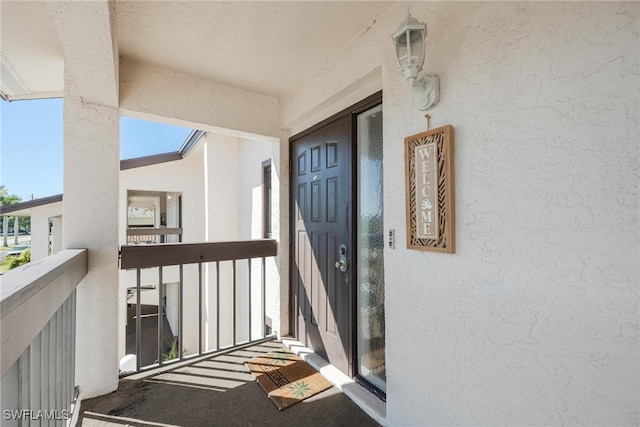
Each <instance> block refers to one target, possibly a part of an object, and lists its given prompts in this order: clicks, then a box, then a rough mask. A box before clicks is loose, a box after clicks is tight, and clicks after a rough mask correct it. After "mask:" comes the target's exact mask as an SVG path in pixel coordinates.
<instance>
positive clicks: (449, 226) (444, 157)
mask: <svg viewBox="0 0 640 427" xmlns="http://www.w3.org/2000/svg"><path fill="white" fill-rule="evenodd" d="M404 147H405V177H406V191H407V247H408V248H409V249H418V250H421V251H433V252H444V253H450V254H452V253H454V252H455V218H454V214H455V211H454V193H453V188H454V187H453V126H451V125H446V126H443V127H440V128H437V129H433V130H429V131H427V132H422V133H419V134H417V135H412V136H408V137H406V138H405V139H404Z"/></svg>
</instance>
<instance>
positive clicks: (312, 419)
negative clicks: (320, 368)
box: [77, 340, 378, 427]
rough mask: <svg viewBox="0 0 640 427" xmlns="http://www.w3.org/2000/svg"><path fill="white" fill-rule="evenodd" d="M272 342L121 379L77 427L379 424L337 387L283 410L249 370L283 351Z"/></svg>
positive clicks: (88, 404)
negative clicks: (267, 356) (247, 363)
mask: <svg viewBox="0 0 640 427" xmlns="http://www.w3.org/2000/svg"><path fill="white" fill-rule="evenodd" d="M282 347H284V345H283V344H282V343H280V342H278V341H275V340H272V341H267V342H263V343H259V344H254V345H251V346H249V347H245V348H242V349H238V350H233V351H231V352H228V353H225V354H219V355H215V356H212V357H210V358H207V359H204V360H202V359H200V360H199V361H196V362H193V363H189V364H188V365H182V366H180V367H173V368H166V369H164V370H161V371H155V372H152V373H149V374H147V375H142V374H138V375H135V376H132V377H128V378H124V379H122V380H120V385H119V387H118V390H117V391H115V392H113V393H110V394H108V395H104V396H100V397H96V398H93V399H88V400H85V401H83V402H82V404H81V407H80V414H79V421H78V424H77V425H81V426H83V427H97V426H100V427H104V426H122V425H129V426H184V427H190V426H286V425H292V426H349V427H351V426H377V425H378V424H377V423H376V422H375V421H374V420H373V419H372V418H370V417H369V416H368V415H367V414H365V413H364V412H363V411H362V410H361V409H360V408H359V407H358V406H357V405H356V404H355V403H353V402H352V401H351V400H350V399H349V398H348V397H347V396H345V395H344V394H342V392H340V390H338V389H337V388H335V387H331V388H330V389H328V390H326V391H324V392H322V393H319V394H317V395H315V396H312V397H311V398H309V399H307V400H304V401H302V402H300V403H298V404H296V405H293V406H292V407H289V408H287V409H285V410H282V411H279V410H278V408H277V407H276V406H275V405H274V404H273V403H272V402H271V400H270V399H269V398H268V397H267V395H266V393H264V391H263V390H262V388H261V387H260V385H259V384H258V383H257V382H256V381H255V379H254V377H253V375H251V373H250V372H249V370H248V369H247V368H246V367H245V366H244V362H245V361H247V360H249V359H250V358H252V357H254V356H257V355H260V354H262V353H267V352H269V351H273V350H274V349H278V348H282Z"/></svg>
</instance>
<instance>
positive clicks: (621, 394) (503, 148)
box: [281, 2, 640, 425]
mask: <svg viewBox="0 0 640 427" xmlns="http://www.w3.org/2000/svg"><path fill="white" fill-rule="evenodd" d="M638 9H639V5H638V4H637V3H616V2H614V3H611V2H607V3H604V2H603V3H574V2H568V3H564V2H552V3H485V2H478V3H461V2H460V3H459V2H424V3H412V5H411V12H412V15H413V16H415V17H416V18H418V19H419V20H422V21H425V22H426V23H427V25H428V32H429V36H428V41H427V43H428V45H427V62H426V65H425V69H426V71H427V72H429V73H435V74H437V75H439V76H440V81H441V90H442V92H441V101H440V104H439V105H438V106H437V107H435V108H434V109H433V110H432V111H430V112H429V114H430V115H431V117H432V119H431V123H432V127H437V126H440V125H444V124H452V125H453V126H454V130H455V179H456V183H455V193H456V199H455V203H456V235H457V239H456V247H457V252H456V254H454V255H444V254H436V253H428V252H419V251H412V250H407V249H406V245H405V243H404V242H405V239H406V236H405V208H404V206H405V197H404V191H405V186H404V179H405V178H404V158H403V146H402V141H403V139H404V137H405V136H408V135H411V134H415V133H418V132H421V131H424V130H425V128H426V123H425V120H424V117H423V116H424V113H421V112H419V111H417V110H415V109H413V108H412V107H411V99H410V91H409V88H408V85H407V84H406V82H405V81H404V78H403V77H402V76H401V74H400V72H399V71H398V69H397V65H396V60H395V52H394V48H393V46H392V43H391V39H390V35H391V34H392V33H393V32H394V31H395V30H396V28H397V26H398V24H399V23H400V22H401V21H402V19H403V18H404V15H405V13H406V9H405V8H404V6H403V5H400V4H398V5H396V6H395V7H393V8H391V9H390V10H389V11H388V12H387V13H386V14H385V15H383V16H381V17H379V19H377V20H376V22H375V23H374V25H372V26H371V28H369V29H368V31H367V32H366V33H365V34H363V35H362V36H361V37H360V38H359V39H358V40H356V41H355V42H354V43H353V44H351V45H350V46H348V47H347V48H346V50H345V52H343V53H342V54H340V55H337V56H336V57H335V58H333V61H328V62H327V65H326V67H325V68H324V69H322V70H319V73H318V74H317V75H315V76H312V77H310V78H309V81H308V83H307V84H306V85H305V86H304V87H303V88H300V89H299V90H298V91H296V92H295V93H293V94H292V95H291V96H289V97H288V98H286V99H284V100H283V101H282V103H281V105H282V122H281V124H282V127H284V128H286V127H290V128H292V133H296V132H298V131H300V130H303V129H304V128H305V127H308V125H310V124H313V123H311V122H317V121H318V119H319V118H324V117H327V116H328V115H330V114H331V113H335V112H337V111H339V110H340V109H341V108H343V107H344V106H346V105H342V104H343V103H344V102H343V100H348V102H349V103H353V102H355V101H357V99H355V100H354V98H356V97H358V98H363V96H361V93H362V91H363V90H364V91H366V92H369V93H367V94H370V93H373V92H374V91H375V90H376V86H377V84H376V83H375V82H376V81H379V82H380V86H378V87H377V89H383V91H384V141H385V152H384V156H385V171H384V173H385V182H384V187H385V188H384V194H385V228H386V229H387V230H388V229H391V228H393V229H395V230H396V233H397V246H396V249H395V250H389V249H387V251H386V253H385V274H386V276H385V279H386V313H387V318H386V321H387V326H386V330H387V379H388V386H387V422H388V424H389V425H516V424H517V425H523V424H524V425H559V424H569V425H618V424H636V423H637V420H638V412H639V407H638V402H639V390H640V384H639V361H638V348H639V346H638V344H639V340H638V331H639V330H640V328H639V324H638V323H639V322H638V301H639V293H640V289H639V283H640V277H639V272H638V259H639V256H640V253H639V250H638V238H639V236H638V234H639V230H638V196H637V195H638V182H639V176H638V168H637V161H638V151H639V147H638V140H640V134H639V125H638V96H639V83H638V75H637V70H638V65H639V64H638V62H639V61H638V44H639V39H638ZM376 75H379V80H378V77H376ZM363 88H364V89H363ZM332 100H336V101H337V102H336V103H334V102H332ZM334 104H335V105H334ZM347 105H349V104H347ZM310 117H311V118H312V119H309V118H310ZM285 191H286V190H285Z"/></svg>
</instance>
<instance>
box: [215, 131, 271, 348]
mask: <svg viewBox="0 0 640 427" xmlns="http://www.w3.org/2000/svg"><path fill="white" fill-rule="evenodd" d="M204 144H205V146H206V148H205V152H206V163H207V168H206V170H207V178H206V182H207V191H206V195H207V206H208V212H207V221H208V224H207V230H208V233H207V237H208V241H212V242H215V241H234V240H250V239H260V238H262V162H263V161H264V160H267V159H269V158H270V157H271V152H272V142H271V140H269V139H265V138H263V139H262V140H261V141H256V140H248V139H242V138H237V137H232V136H224V135H217V134H212V133H207V134H206V136H205V140H204ZM269 262H270V263H272V262H273V261H272V260H271V261H269ZM236 267H237V270H236V293H235V295H236V324H237V328H236V342H242V341H245V340H247V339H248V338H249V333H248V328H249V325H248V323H247V313H248V306H249V304H248V300H249V295H248V286H249V270H248V265H247V261H238V262H237V263H236ZM260 269H261V263H260V262H259V261H257V260H256V261H252V264H251V277H252V281H251V286H252V291H251V300H252V304H253V307H254V308H255V307H260V297H261V293H260V292H261V290H260V279H261V277H260V274H261V270H260ZM206 272H207V287H206V301H207V306H206V309H205V316H206V318H207V320H208V323H207V328H206V331H205V333H206V337H207V343H208V344H207V345H208V347H210V348H211V347H215V343H216V341H215V340H216V333H217V329H216V322H217V317H216V306H217V305H216V290H215V283H216V280H217V272H216V270H215V266H214V265H207V266H206ZM232 281H233V270H232V265H231V263H230V262H224V263H221V264H220V284H221V286H220V325H221V328H220V345H221V346H225V345H229V344H231V343H233V332H232V330H231V329H229V328H227V327H225V326H228V325H232V324H233V295H234V294H233V288H232V285H231V284H232ZM267 284H268V288H269V291H268V292H271V289H273V288H277V287H278V286H279V280H278V277H277V275H275V274H273V272H271V274H269V275H267ZM279 308H280V307H279V305H278V307H276V308H272V307H270V310H269V311H268V314H267V315H268V316H271V317H273V316H274V313H276V312H277V311H278V310H279ZM254 313H255V312H254ZM251 328H252V332H251V334H252V337H253V338H255V337H257V336H258V335H259V334H260V333H261V330H262V329H261V318H260V316H259V313H255V314H254V315H253V316H252V322H251Z"/></svg>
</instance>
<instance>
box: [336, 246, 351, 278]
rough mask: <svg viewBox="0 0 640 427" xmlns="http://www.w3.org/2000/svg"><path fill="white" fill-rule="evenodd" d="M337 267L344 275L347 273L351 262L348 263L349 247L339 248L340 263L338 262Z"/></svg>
mask: <svg viewBox="0 0 640 427" xmlns="http://www.w3.org/2000/svg"><path fill="white" fill-rule="evenodd" d="M335 267H336V268H337V269H338V270H340V271H341V272H342V273H345V272H346V271H347V269H348V268H349V262H348V261H347V245H344V244H343V245H340V246H339V247H338V261H336V263H335Z"/></svg>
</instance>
